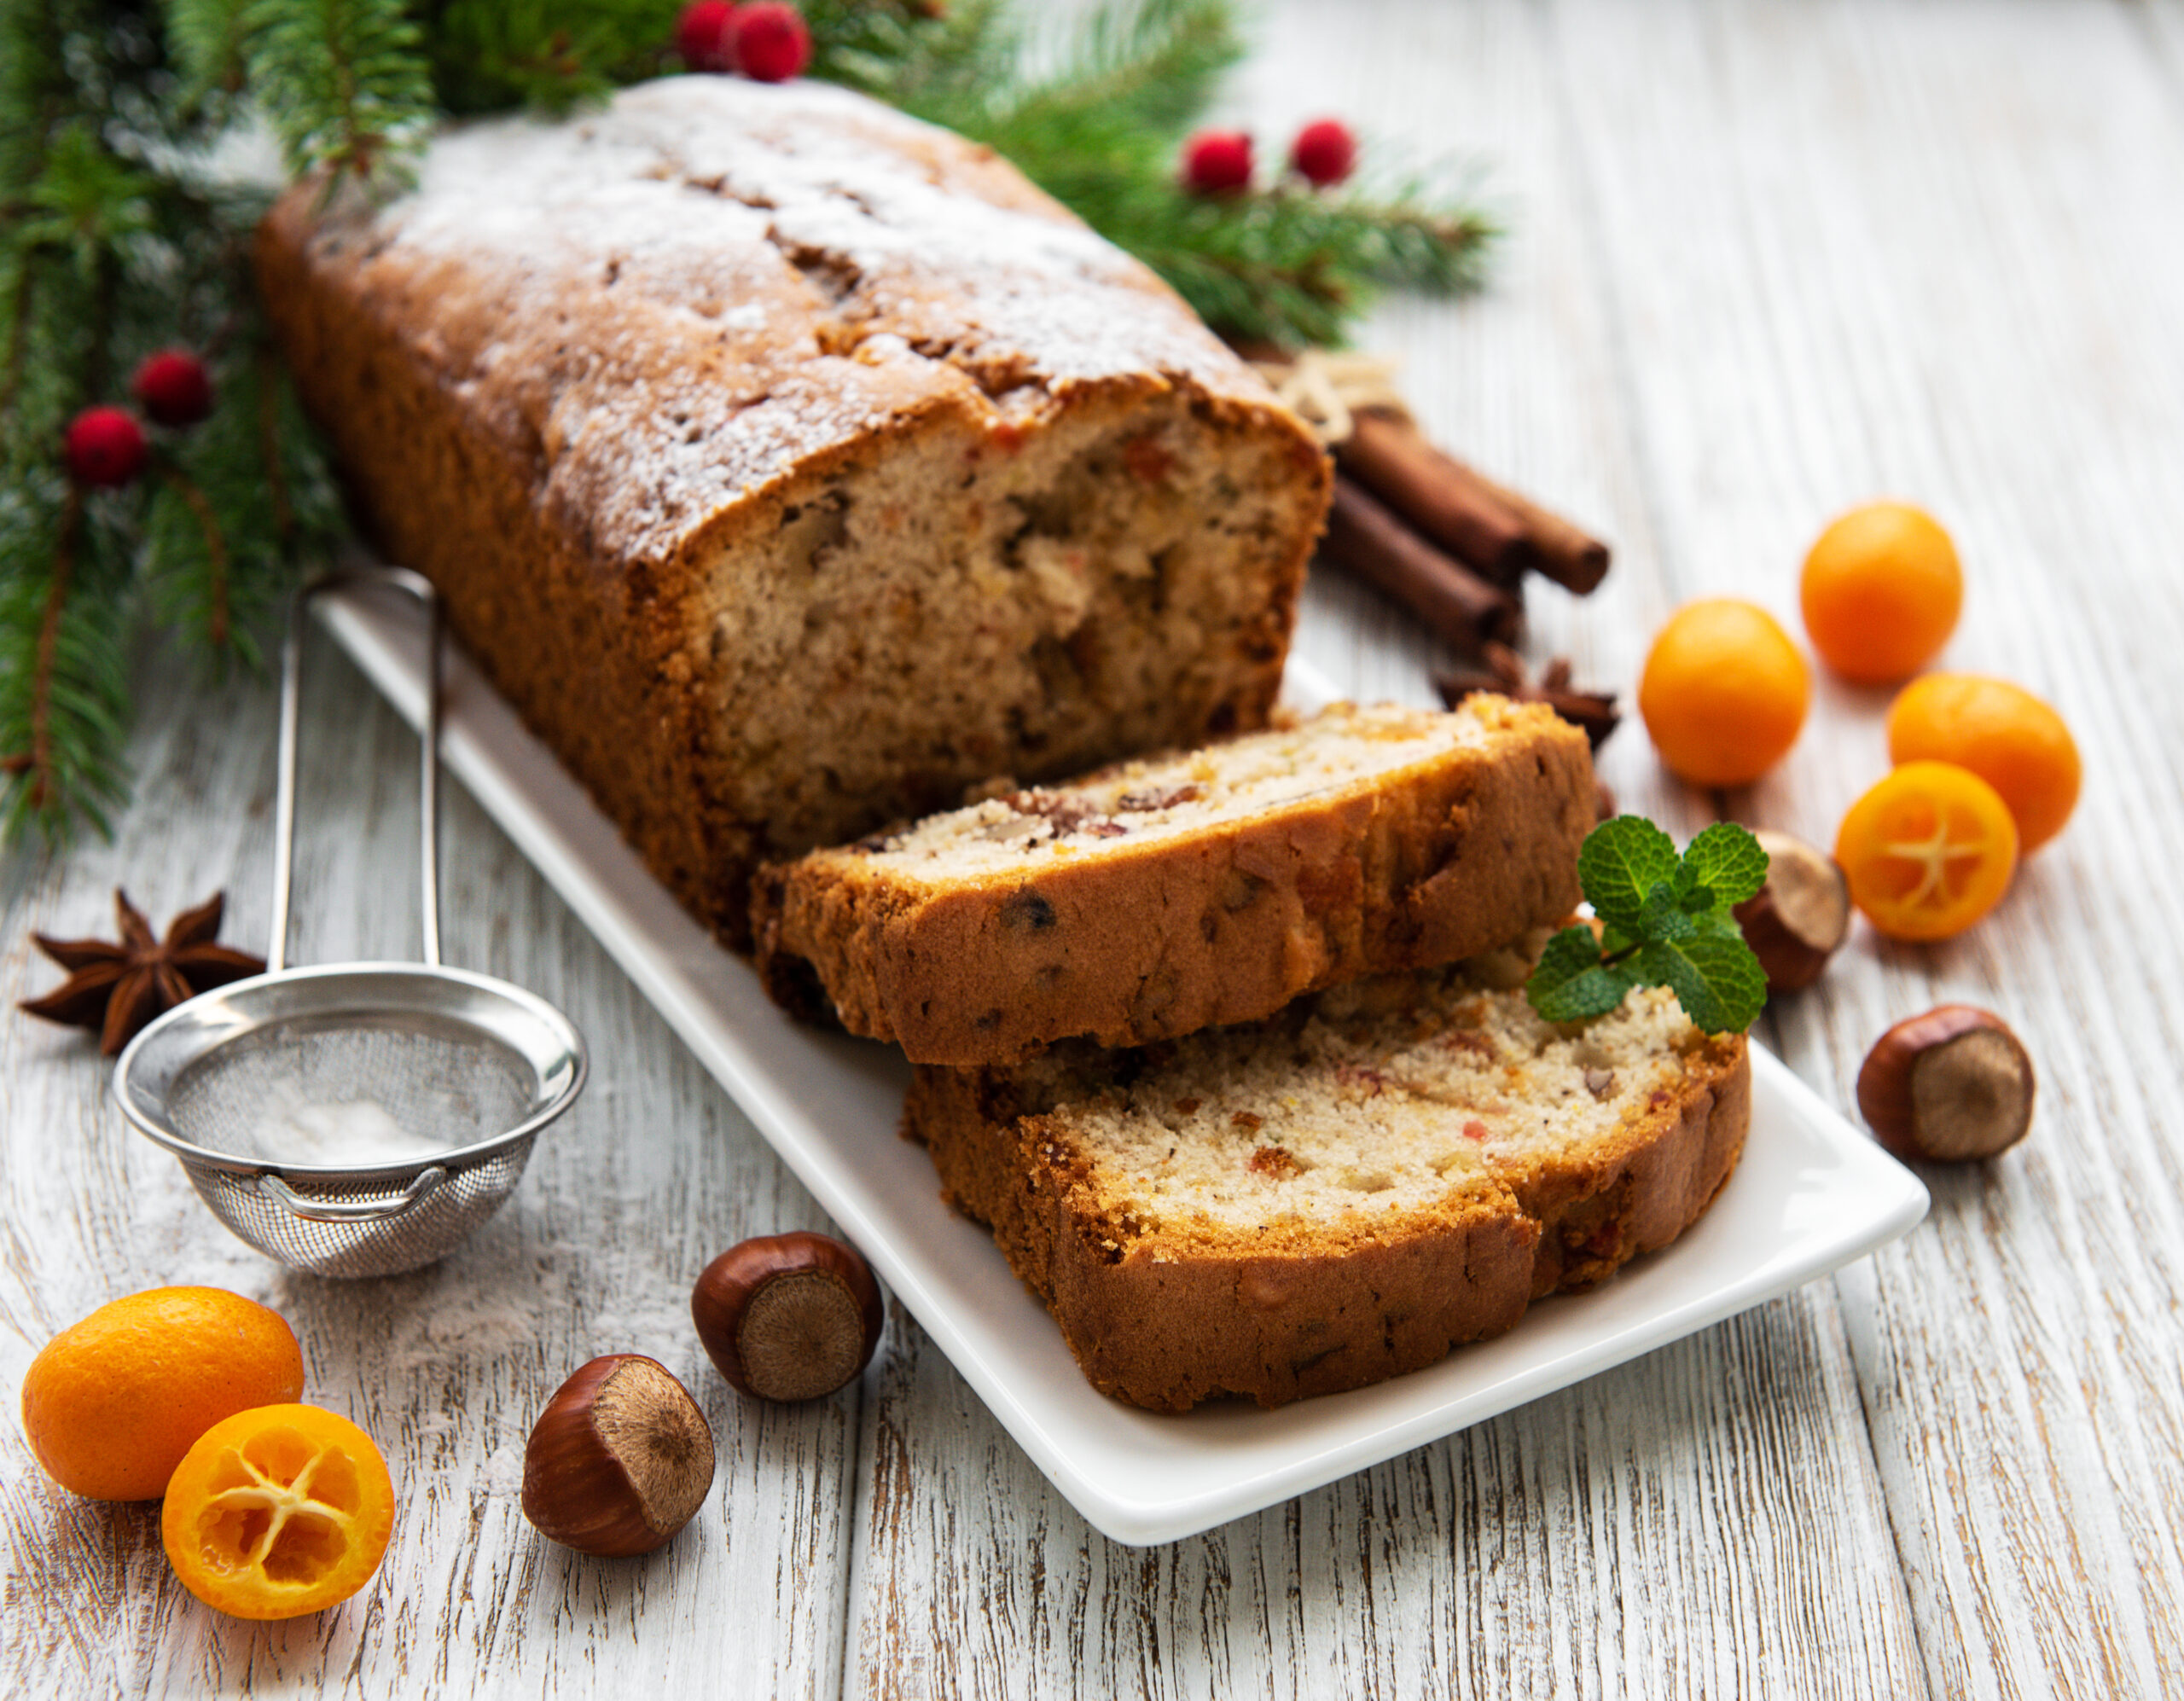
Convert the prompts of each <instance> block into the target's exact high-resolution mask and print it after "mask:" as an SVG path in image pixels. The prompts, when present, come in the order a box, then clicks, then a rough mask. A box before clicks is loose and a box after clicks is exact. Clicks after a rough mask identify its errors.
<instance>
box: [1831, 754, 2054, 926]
mask: <svg viewBox="0 0 2184 1701" xmlns="http://www.w3.org/2000/svg"><path fill="white" fill-rule="evenodd" d="M2017 843H2018V840H2017V823H2016V821H2014V820H2013V819H2012V818H2011V816H2010V811H2009V805H2008V804H2005V803H2004V802H2003V801H2002V799H2001V795H2000V794H1999V793H1998V792H1996V791H1995V788H1994V787H1992V786H1990V785H1989V784H1988V783H1987V782H1986V781H1984V780H1982V779H1981V778H1980V777H1979V776H1978V775H1977V774H1974V773H1972V771H1971V770H1970V769H1964V768H1959V767H1956V766H1955V764H1953V763H1947V762H1907V763H1904V764H1903V765H1902V767H1901V768H1898V769H1896V771H1895V772H1894V773H1892V774H1891V775H1889V776H1888V777H1887V778H1886V779H1885V780H1883V781H1881V782H1880V783H1879V785H1877V786H1875V787H1873V789H1872V790H1871V791H1869V792H1867V793H1866V794H1865V796H1863V797H1862V798H1859V799H1858V801H1857V802H1856V803H1855V804H1851V805H1850V813H1849V814H1848V815H1846V816H1844V817H1843V825H1842V827H1840V828H1839V829H1838V831H1837V833H1836V835H1835V860H1836V861H1837V862H1839V863H1841V864H1842V865H1843V872H1844V874H1845V875H1846V876H1847V877H1848V879H1849V880H1850V902H1851V903H1855V904H1856V905H1857V907H1858V908H1859V909H1860V910H1862V912H1863V913H1864V914H1865V916H1866V919H1867V920H1869V921H1871V922H1872V923H1873V926H1876V927H1878V928H1879V930H1880V931H1881V932H1884V933H1885V934H1887V935H1889V937H1890V938H1896V939H1946V938H1950V937H1952V936H1953V935H1955V934H1958V933H1961V932H1963V931H1964V930H1965V929H1966V928H1967V927H1969V926H1971V925H1972V923H1973V922H1975V921H1977V920H1979V918H1980V917H1981V916H1983V915H1984V914H1986V913H1987V912H1988V911H1989V910H1990V909H1993V908H1994V907H1995V905H1996V904H1998V903H2001V901H2002V894H2003V893H2004V892H2006V891H2008V890H2009V886H2010V876H2011V875H2012V874H2014V873H2015V872H2016V870H2017Z"/></svg>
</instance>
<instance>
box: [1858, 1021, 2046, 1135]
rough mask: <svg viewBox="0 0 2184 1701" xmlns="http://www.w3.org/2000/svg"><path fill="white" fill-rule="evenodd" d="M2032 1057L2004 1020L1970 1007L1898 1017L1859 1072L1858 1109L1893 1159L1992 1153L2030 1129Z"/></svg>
mask: <svg viewBox="0 0 2184 1701" xmlns="http://www.w3.org/2000/svg"><path fill="white" fill-rule="evenodd" d="M2035 1085H2036V1083H2035V1078H2034V1074H2033V1068H2032V1059H2031V1057H2030V1054H2028V1053H2027V1052H2026V1051H2025V1048H2024V1044H2023V1042H2020V1041H2019V1040H2018V1036H2016V1035H2015V1034H2013V1033H2012V1032H2011V1031H2010V1029H2009V1025H2008V1024H2007V1023H2006V1022H2004V1021H2003V1020H2002V1019H2001V1017H1999V1016H1997V1015H1995V1013H1993V1012H1991V1011H1988V1010H1982V1009H1979V1008H1978V1007H1976V1006H1973V1005H1970V1004H1943V1005H1942V1006H1940V1007H1938V1008H1936V1009H1932V1010H1929V1011H1927V1012H1926V1013H1925V1014H1924V1015H1921V1016H1913V1017H1911V1018H1909V1019H1907V1020H1904V1021H1901V1022H1898V1023H1897V1024H1896V1025H1895V1026H1894V1027H1892V1028H1891V1029H1890V1030H1888V1031H1887V1032H1886V1033H1885V1034H1883V1035H1882V1036H1880V1038H1879V1040H1878V1041H1877V1042H1875V1043H1874V1045H1873V1049H1872V1050H1871V1051H1870V1052H1868V1053H1867V1054H1866V1060H1865V1064H1864V1066H1863V1067H1862V1068H1861V1069H1860V1070H1859V1071H1858V1109H1859V1112H1860V1113H1861V1114H1862V1115H1863V1116H1864V1118H1865V1119H1866V1121H1867V1123H1868V1124H1870V1125H1871V1127H1872V1129H1873V1133H1874V1134H1875V1135H1877V1136H1879V1140H1880V1143H1881V1144H1882V1145H1883V1146H1885V1147H1887V1148H1888V1149H1889V1150H1890V1151H1891V1152H1894V1153H1896V1156H1897V1157H1899V1158H1914V1159H1918V1160H1921V1161H1926V1162H1943V1163H1963V1162H1968V1161H1970V1160H1972V1159H1976V1158H1992V1157H1993V1156H1995V1153H1997V1152H2005V1151H2007V1150H2008V1149H2009V1148H2010V1147H2013V1146H2014V1145H2016V1144H2017V1142H2018V1141H2020V1140H2022V1139H2024V1136H2025V1133H2026V1131H2027V1130H2028V1129H2030V1128H2031V1126H2032V1100H2033V1094H2034V1089H2035Z"/></svg>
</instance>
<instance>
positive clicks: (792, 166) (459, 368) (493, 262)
mask: <svg viewBox="0 0 2184 1701" xmlns="http://www.w3.org/2000/svg"><path fill="white" fill-rule="evenodd" d="M314 264H317V265H318V266H321V267H323V268H326V269H328V270H330V271H332V272H333V273H334V274H335V275H337V276H340V275H344V274H346V275H347V276H348V280H349V287H351V288H353V289H355V290H356V291H357V300H358V304H359V306H360V308H361V309H362V311H366V312H371V311H375V308H376V309H384V308H386V307H387V306H388V305H389V304H400V303H404V302H406V303H407V304H408V309H407V311H403V313H402V316H401V318H400V321H399V322H400V324H401V326H402V334H404V336H406V337H408V338H410V340H412V341H413V342H414V344H415V349H416V351H417V352H418V353H419V354H421V356H422V357H424V358H426V359H427V361H428V362H429V363H432V364H433V365H434V366H435V367H437V368H439V369H440V370H441V371H442V373H443V374H444V377H445V380H446V381H447V382H448V383H449V384H450V387H452V388H454V389H456V391H457V392H460V393H462V394H463V395H464V396H465V397H466V398H467V399H468V401H469V403H471V404H472V405H473V407H474V408H475V409H476V410H477V412H478V414H479V416H480V417H481V418H483V419H484V420H485V421H486V422H487V423H488V424H489V425H490V426H491V427H492V428H493V429H494V430H496V431H497V433H500V434H502V436H504V437H505V438H508V440H509V442H510V443H511V444H512V445H513V446H514V447H516V448H517V449H518V450H520V451H521V452H522V453H523V454H525V455H526V456H540V455H541V452H542V451H543V457H542V458H543V463H544V467H545V476H544V482H545V491H544V496H545V498H546V501H547V502H548V503H549V506H559V505H561V504H563V503H566V504H568V505H569V506H570V508H571V509H572V511H575V512H579V513H582V514H584V515H585V516H586V519H587V523H588V525H589V526H590V531H591V535H592V537H593V538H594V541H595V543H597V544H599V545H601V546H603V547H605V548H606V549H608V550H610V551H613V552H615V553H619V554H626V555H630V556H636V557H642V558H658V557H659V556H661V555H664V554H666V553H667V552H669V551H671V550H672V549H675V548H676V547H677V545H678V544H679V543H681V542H682V541H683V539H684V538H686V537H688V535H689V533H690V532H691V531H692V530H694V528H695V527H696V526H698V525H701V524H703V523H704V522H705V521H706V520H708V519H710V518H711V517H712V515H713V514H716V513H717V512H718V511H719V510H720V509H721V508H723V507H724V506H726V505H728V504H729V503H731V502H734V501H735V499H736V498H738V497H739V496H742V495H745V494H746V493H748V492H750V491H755V490H758V489H759V488H761V487H763V486H764V485H766V484H768V483H770V481H772V480H774V479H778V478H779V477H781V476H782V475H783V474H784V473H787V472H790V471H791V470H793V468H795V467H797V466H798V465H799V463H800V462H802V461H803V460H804V458H805V457H806V456H810V454H811V453H813V452H814V451H815V450H821V449H823V448H826V447H828V446H829V445H832V444H839V443H842V442H845V441H850V440H853V439H854V438H857V436H859V435H860V434H863V433H869V432H874V431H879V430H881V429H885V428H886V427H888V426H889V425H890V424H892V423H895V422H898V421H902V420H903V419H904V418H906V417H908V416H909V415H911V414H913V413H915V412H917V411H920V410H921V409H925V408H926V407H929V406H931V405H932V404H933V403H935V402H936V401H940V402H945V403H951V404H953V405H955V406H956V407H958V408H960V409H963V410H965V411H967V412H968V413H970V414H971V415H973V416H974V417H976V416H979V415H981V414H983V415H985V417H987V418H988V419H989V420H990V421H991V422H992V423H994V424H996V425H998V424H999V423H1000V422H1001V421H1002V420H1004V419H1014V418H1017V417H1020V416H1022V415H1024V414H1025V412H1026V409H1024V407H1023V406H1022V403H1021V400H1020V394H1019V399H1018V400H1017V401H1016V402H1015V403H1013V404H1012V403H1010V402H1009V401H1008V398H1009V397H1010V396H1011V395H1012V393H1014V392H1026V391H1029V392H1035V393H1038V394H1043V395H1048V396H1058V395H1060V394H1063V393H1066V392H1068V391H1069V390H1070V389H1072V388H1073V387H1076V386H1083V385H1085V384H1088V383H1096V382H1099V381H1101V380H1114V379H1124V380H1139V379H1141V378H1143V377H1144V376H1145V375H1146V374H1155V375H1156V376H1155V381H1156V382H1160V381H1165V382H1170V383H1173V382H1179V381H1180V382H1184V383H1188V384H1193V385H1196V386H1202V387H1204V388H1205V389H1207V390H1209V391H1211V392H1216V393H1223V394H1236V395H1249V396H1251V397H1252V398H1254V399H1258V398H1259V397H1260V394H1261V392H1259V390H1258V386H1257V380H1255V379H1253V378H1252V376H1251V375H1250V374H1249V373H1248V371H1246V369H1242V368H1241V367H1240V364H1239V363H1237V362H1236V361H1235V360H1234V357H1232V356H1230V355H1229V352H1228V351H1227V350H1225V349H1224V348H1223V347H1222V345H1220V343H1219V342H1218V341H1217V340H1216V339H1215V338H1214V337H1213V336H1212V334H1211V333H1210V332H1208V331H1207V330H1206V329H1205V327H1203V326H1202V325H1200V324H1199V322H1198V321H1197V320H1196V318H1195V317H1194V316H1193V315H1192V314H1191V313H1190V311H1189V310H1188V308H1186V307H1184V306H1183V305H1182V304H1181V303H1180V302H1179V301H1177V300H1176V299H1175V297H1174V295H1173V293H1172V292H1170V290H1169V289H1168V288H1167V287H1166V286H1165V284H1162V283H1161V282H1159V280H1158V279H1157V278H1156V277H1154V276H1153V274H1152V272H1150V271H1149V270H1147V268H1145V267H1144V266H1143V265H1141V264H1139V263H1138V262H1137V261H1136V260H1135V259H1133V258H1130V256H1128V255H1126V254H1124V253H1123V252H1122V251H1121V250H1119V249H1118V248H1116V247H1112V245H1110V244H1109V243H1107V241H1104V240H1102V239H1101V238H1100V237H1099V236H1097V235H1094V234H1093V233H1092V232H1091V231H1090V230H1089V229H1086V228H1085V227H1084V226H1083V225H1082V224H1079V223H1078V222H1077V220H1076V219H1075V218H1072V217H1071V216H1070V215H1069V214H1068V213H1066V212H1064V211H1063V210H1062V209H1061V208H1060V207H1059V206H1057V205H1056V204H1055V203H1054V202H1053V201H1051V200H1048V198H1047V197H1046V196H1044V195H1043V194H1040V193H1039V192H1038V191H1037V190H1036V189H1032V188H1031V187H1030V186H1029V185H1028V184H1027V183H1025V181H1024V180H1023V179H1022V178H1021V177H1019V176H1018V174H1017V173H1016V172H1015V171H1014V168H1013V167H1010V166H1008V165H1007V164H1005V163H1004V162H1002V161H1001V160H998V159H997V158H996V156H995V155H993V154H991V152H990V150H988V149H985V148H978V147H975V146H973V144H971V143H969V142H965V141H963V140H962V139H961V138H960V137H957V136H952V135H950V134H949V133H948V132H946V131H940V130H937V129H934V128H933V127H932V126H930V125H924V124H921V123H919V122H917V121H916V120H915V119H909V118H906V117H904V116H903V115H902V114H901V113H897V112H895V111H893V110H892V109H891V108H889V107H885V106H882V105H880V104H879V103H878V102H873V101H869V100H867V99H866V98H864V97H863V96H858V95H855V94H852V93H851V92H849V91H847V90H841V89H836V88H831V87H828V85H825V84H814V83H797V84H787V85H771V84H760V83H755V82H752V81H749V80H747V79H745V78H727V77H681V78H661V79H659V80H658V81H655V82H652V83H647V84H640V85H638V86H636V87H634V88H631V89H628V90H624V91H623V92H622V93H621V94H619V95H618V96H615V98H614V99H613V101H612V102H609V103H608V105H607V107H605V108H604V109H602V110H601V111H599V112H596V113H590V114H587V115H585V116H583V117H581V118H578V119H573V120H570V121H566V122H563V123H560V124H545V123H542V122H539V121H537V120H534V119H502V120H495V121H492V122H489V123H483V124H478V125H471V126H468V127H466V128H463V129H461V130H458V131H454V132H452V133H450V134H449V135H448V136H444V137H443V138H442V139H440V140H439V142H436V143H435V144H434V145H433V148H431V149H430V150H428V152H427V154H426V156H425V158H424V160H423V161H422V163H421V168H420V171H419V176H418V182H417V184H416V187H415V189H414V190H413V191H412V192H411V193H410V194H407V195H405V196H404V197H402V198H401V199H400V200H397V201H395V202H393V203H392V205H390V206H387V207H386V208H385V209H383V210H381V211H379V212H368V211H352V212H348V213H346V214H342V215H339V216H336V217H334V218H328V220H326V221H325V222H324V223H323V224H322V226H321V227H320V231H319V235H318V238H317V241H316V242H315V244H314Z"/></svg>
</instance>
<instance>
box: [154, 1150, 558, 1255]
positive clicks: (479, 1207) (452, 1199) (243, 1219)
mask: <svg viewBox="0 0 2184 1701" xmlns="http://www.w3.org/2000/svg"><path fill="white" fill-rule="evenodd" d="M530 1156H531V1141H530V1140H529V1139H528V1138H526V1139H523V1140H519V1141H515V1142H514V1144H512V1145H509V1146H506V1147H502V1148H501V1149H500V1150H499V1151H497V1152H492V1153H491V1154H489V1155H488V1156H486V1157H485V1158H480V1159H479V1161H478V1162H476V1163H475V1164H468V1165H465V1166H464V1167H463V1168H462V1169H458V1170H450V1173H449V1175H448V1177H447V1179H446V1180H445V1181H442V1182H441V1183H440V1184H439V1186H438V1187H434V1188H433V1190H432V1191H431V1192H430V1193H427V1194H426V1195H425V1196H424V1197H423V1198H422V1199H419V1200H418V1201H417V1202H416V1204H415V1205H411V1206H410V1208H409V1209H408V1210H405V1211H403V1212H402V1213H401V1214H400V1215H399V1216H389V1217H386V1218H384V1219H382V1220H380V1221H379V1222H318V1221H316V1220H314V1219H312V1218H310V1217H305V1216H297V1215H296V1214H295V1212H294V1211H293V1210H290V1209H289V1208H288V1206H287V1205H284V1204H282V1202H281V1201H279V1200H278V1199H275V1198H273V1197H271V1196H270V1195H269V1194H267V1193H264V1191H263V1190H262V1189H261V1188H260V1187H259V1185H258V1177H257V1176H250V1175H235V1174H233V1173H231V1172H229V1171H228V1170H215V1169H213V1168H212V1167H211V1166H210V1165H209V1164H192V1163H190V1162H189V1160H188V1159H186V1158H185V1159H184V1160H183V1167H184V1168H185V1169H187V1170H189V1179H190V1180H191V1181H194V1182H195V1183H196V1184H197V1192H198V1194H199V1196H200V1198H202V1199H204V1201H205V1203H206V1205H210V1206H212V1212H213V1214H214V1215H215V1216H218V1218H219V1219H220V1221H221V1222H224V1223H226V1224H227V1226H228V1227H229V1228H230V1229H232V1230H234V1232H235V1234H238V1235H240V1236H241V1238H242V1239H244V1240H246V1241H247V1242H248V1243H249V1244H250V1245H253V1246H254V1247H255V1248H257V1250H258V1251H261V1252H263V1253H264V1254H265V1256H266V1257H269V1258H278V1259H279V1260H280V1261H281V1262H282V1263H284V1264H287V1265H288V1267H289V1268H292V1269H299V1270H308V1271H310V1272H311V1274H314V1275H323V1276H384V1275H399V1274H402V1273H403V1272H404V1270H414V1269H421V1268H423V1267H424V1266H425V1265H427V1264H429V1263H433V1262H434V1261H435V1260H437V1259H439V1258H443V1257H446V1256H447V1254H448V1253H449V1252H450V1251H451V1250H453V1248H454V1247H455V1245H456V1243H457V1242H458V1241H460V1240H461V1239H462V1238H463V1236H465V1235H466V1234H469V1233H470V1232H471V1230H473V1228H477V1227H478V1226H479V1224H480V1223H482V1222H485V1219H486V1218H487V1217H489V1216H491V1215H492V1214H493V1213H494V1212H495V1211H497V1210H499V1209H500V1208H501V1205H502V1203H503V1202H504V1201H505V1200H506V1199H507V1198H508V1195H509V1193H513V1192H514V1190H515V1184H516V1182H517V1181H518V1180H519V1179H520V1177H521V1176H522V1175H523V1166H524V1164H525V1162H526V1159H528V1158H530ZM288 1185H289V1187H291V1188H292V1189H293V1191H294V1193H296V1195H297V1196H298V1197H299V1198H300V1199H306V1200H308V1201H310V1202H311V1203H312V1204H314V1205H352V1204H362V1203H364V1202H367V1201H381V1200H392V1199H397V1198H398V1197H399V1196H400V1194H401V1193H402V1191H403V1184H402V1183H400V1182H385V1181H381V1182H375V1183H373V1184H371V1185H369V1186H364V1187H359V1186H353V1185H345V1184H340V1183H328V1182H322V1181H312V1180H310V1179H308V1178H305V1177H303V1176H290V1177H289V1178H288Z"/></svg>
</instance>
